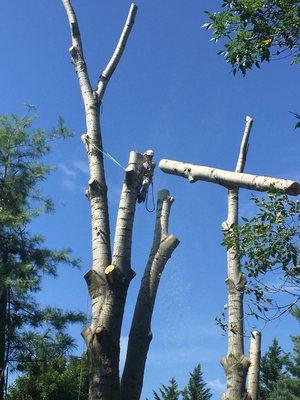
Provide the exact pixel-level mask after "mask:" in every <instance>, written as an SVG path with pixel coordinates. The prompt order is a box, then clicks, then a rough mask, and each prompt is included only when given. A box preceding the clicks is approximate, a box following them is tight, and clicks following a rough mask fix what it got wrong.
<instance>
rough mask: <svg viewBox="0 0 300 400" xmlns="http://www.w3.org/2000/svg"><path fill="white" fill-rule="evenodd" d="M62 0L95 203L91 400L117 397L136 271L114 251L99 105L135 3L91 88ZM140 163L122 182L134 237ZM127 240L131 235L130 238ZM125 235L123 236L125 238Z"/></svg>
mask: <svg viewBox="0 0 300 400" xmlns="http://www.w3.org/2000/svg"><path fill="white" fill-rule="evenodd" d="M62 3H63V5H64V8H65V11H66V14H67V17H68V20H69V24H70V30H71V38H72V46H71V48H70V54H71V60H72V63H73V65H74V68H75V71H76V73H77V77H78V80H79V86H80V90H81V94H82V98H83V102H84V107H85V116H86V128H87V131H86V134H84V135H83V136H82V140H83V142H84V145H85V148H86V151H87V156H88V164H89V173H90V179H89V185H88V189H87V191H86V195H87V197H88V199H89V202H90V208H91V222H92V268H91V270H90V271H89V272H88V273H87V274H86V275H85V279H86V282H87V284H88V289H89V293H90V297H91V301H92V323H91V326H90V327H87V328H85V329H84V331H83V336H84V339H85V341H86V344H87V348H88V356H89V379H90V391H89V397H90V399H91V400H100V399H101V400H119V399H120V379H119V352H120V350H119V349H120V345H119V338H120V329H121V323H122V317H123V310H124V303H125V298H126V293H127V288H128V285H129V282H130V280H131V279H132V277H133V276H134V274H133V273H132V270H131V268H130V263H129V264H128V265H127V264H126V260H127V261H128V254H127V255H126V256H125V257H124V259H123V260H119V259H118V244H115V252H114V257H113V259H112V256H111V246H110V232H109V213H108V202H107V186H106V181H105V172H104V165H103V154H102V151H103V146H102V136H101V129H100V120H99V117H100V113H99V110H100V105H101V102H102V99H103V96H104V93H105V90H106V87H107V84H108V82H109V80H110V77H111V76H112V74H113V72H114V70H115V68H116V67H117V65H118V63H119V61H120V58H121V56H122V54H123V51H124V49H125V46H126V43H127V40H128V37H129V34H130V32H131V29H132V26H133V24H134V19H135V15H136V11H137V7H136V5H134V4H132V5H131V7H130V10H129V14H128V18H127V20H126V23H125V25H124V28H123V31H122V33H121V36H120V39H119V42H118V44H117V46H116V49H115V51H114V53H113V55H112V57H111V59H110V61H109V62H108V64H107V66H106V68H105V69H104V70H103V72H102V73H101V75H100V78H99V81H98V83H97V86H96V88H95V89H94V90H93V89H92V86H91V83H90V79H89V75H88V71H87V66H86V64H85V60H84V54H83V47H82V43H81V37H80V31H79V26H78V22H77V19H76V15H75V12H74V10H73V8H72V5H71V2H70V0H62ZM136 168H137V166H135V169H134V171H133V176H132V179H130V180H129V181H126V182H125V183H124V186H123V192H122V193H123V194H124V191H126V190H128V196H127V194H125V197H126V200H125V202H126V201H127V203H129V204H126V207H127V206H129V207H130V210H131V213H133V214H130V215H127V216H126V218H127V217H128V218H127V220H126V221H125V226H124V229H125V230H126V229H127V232H126V234H127V235H128V237H129V236H130V241H131V233H132V232H131V231H132V222H133V215H134V209H135V202H136V196H137V185H138V182H139V179H140V178H139V177H138V175H139V173H140V171H139V170H137V169H136ZM132 193H134V195H133V194H132ZM123 194H122V196H123ZM122 201H124V196H123V197H121V202H122ZM120 225H121V222H120V219H118V223H117V231H118V229H119V228H118V227H119V226H120ZM116 237H117V235H116ZM125 239H126V240H127V238H125ZM125 239H124V237H123V238H122V239H121V241H122V240H123V241H124V240H125ZM125 247H126V246H125ZM129 258H130V254H129ZM125 264H126V265H125Z"/></svg>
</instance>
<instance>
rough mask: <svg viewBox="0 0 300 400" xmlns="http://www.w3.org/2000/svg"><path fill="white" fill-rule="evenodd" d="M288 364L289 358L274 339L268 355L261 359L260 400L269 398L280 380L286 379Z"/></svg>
mask: <svg viewBox="0 0 300 400" xmlns="http://www.w3.org/2000/svg"><path fill="white" fill-rule="evenodd" d="M287 363H288V356H287V355H284V354H283V351H282V349H281V347H280V346H279V344H278V341H277V339H274V340H273V342H272V344H271V346H270V347H269V349H268V351H267V352H266V354H265V355H264V356H263V357H262V359H261V369H260V382H261V383H260V399H261V400H266V399H268V398H269V395H270V393H272V392H273V391H274V390H275V389H276V388H277V384H278V382H279V380H280V379H281V378H284V377H285V370H284V367H285V366H286V365H287Z"/></svg>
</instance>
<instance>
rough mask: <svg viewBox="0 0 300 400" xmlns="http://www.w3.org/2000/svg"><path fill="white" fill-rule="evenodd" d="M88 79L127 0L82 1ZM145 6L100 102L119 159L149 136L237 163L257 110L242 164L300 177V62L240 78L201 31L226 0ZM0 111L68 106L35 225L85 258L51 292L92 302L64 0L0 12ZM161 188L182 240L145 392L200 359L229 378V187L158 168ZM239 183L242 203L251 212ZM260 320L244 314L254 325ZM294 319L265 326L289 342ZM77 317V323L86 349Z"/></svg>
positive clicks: (170, 154) (58, 301) (131, 298)
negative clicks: (47, 203)
mask: <svg viewBox="0 0 300 400" xmlns="http://www.w3.org/2000/svg"><path fill="white" fill-rule="evenodd" d="M73 3H74V7H75V9H76V12H77V14H78V19H79V22H80V28H81V33H82V39H83V44H84V48H85V54H86V61H87V64H88V67H89V71H90V75H91V80H92V82H94V83H95V82H96V79H97V77H98V75H99V73H100V71H101V69H102V68H103V67H104V66H105V63H106V62H107V60H108V58H109V57H110V54H111V52H112V49H113V48H114V45H115V43H116V40H117V38H118V36H119V33H120V30H121V28H122V25H123V22H124V19H125V17H126V15H127V11H128V8H129V4H130V2H129V1H127V0H123V1H122V2H121V1H117V0H110V1H107V0H101V1H95V0H90V1H79V0H74V1H73ZM138 6H139V11H138V15H137V18H136V24H135V26H134V30H133V33H132V36H131V37H130V40H129V43H128V47H127V49H126V52H125V54H124V57H123V58H122V61H121V63H120V65H119V67H118V69H117V71H116V73H115V74H114V76H113V78H112V79H111V82H110V84H109V87H108V90H107V93H106V96H105V100H104V107H103V114H102V116H101V117H102V127H103V139H104V147H105V148H106V149H107V150H108V151H109V152H110V153H112V154H113V155H114V156H115V157H116V158H117V159H118V160H119V161H120V162H121V163H122V164H126V161H127V157H128V153H129V151H130V150H132V149H136V150H139V151H144V150H146V149H148V148H153V149H154V151H155V154H156V156H155V158H156V160H159V159H161V158H171V159H177V160H185V161H189V162H194V163H198V164H203V165H212V166H215V167H221V168H227V169H231V168H233V167H234V165H235V162H236V157H237V153H238V148H239V143H240V138H241V133H242V131H243V126H244V119H245V116H246V115H247V114H249V115H251V116H253V118H254V129H253V133H252V139H251V143H250V150H249V155H248V161H247V166H246V171H248V172H253V173H260V174H264V175H274V176H281V177H290V178H295V179H298V180H299V178H300V167H299V144H300V143H299V142H300V134H299V132H296V133H295V132H294V130H293V125H294V123H295V121H294V119H293V117H292V116H291V114H289V111H296V112H297V111H298V112H299V111H300V110H299V101H298V99H299V85H298V84H296V82H297V83H298V82H299V66H294V67H290V66H289V63H288V61H275V62H273V63H271V64H270V65H264V66H263V67H262V69H261V70H260V71H253V72H251V73H249V75H248V76H247V77H246V78H242V77H240V76H237V77H233V76H232V74H231V73H230V68H229V66H228V65H226V64H225V62H224V60H223V59H222V58H221V57H219V56H217V54H216V53H217V51H218V50H219V47H218V46H217V45H215V44H213V43H212V42H210V41H209V39H210V36H209V34H208V33H207V32H206V31H204V30H203V29H201V25H202V24H203V23H204V22H205V15H204V11H205V10H207V9H208V10H214V9H217V8H218V6H219V2H218V1H208V0H207V1H199V0H198V1H197V0H189V1H179V0H172V1H170V0H169V1H159V0H152V1H146V0H141V1H138ZM0 18H1V23H0V30H1V35H0V37H1V40H0V52H1V56H2V57H1V59H2V62H1V74H0V89H1V96H0V110H1V113H21V112H22V111H23V108H22V104H23V103H24V102H28V103H31V104H35V105H36V106H37V107H38V113H39V121H38V125H39V126H41V127H43V128H51V127H52V126H53V125H54V124H55V122H56V120H57V116H58V115H59V114H61V115H63V116H64V117H65V120H66V123H67V125H68V126H69V127H70V128H71V129H72V130H73V131H74V133H75V137H74V138H73V139H71V140H68V141H65V142H61V143H59V144H57V145H56V147H55V150H54V152H53V154H52V155H51V157H50V160H49V161H50V162H51V163H52V164H54V165H56V166H57V170H56V172H54V173H53V174H52V176H51V178H50V179H49V180H48V181H47V183H46V184H45V191H46V192H47V193H48V194H50V195H51V196H52V197H53V198H54V199H55V200H56V202H57V212H56V214H54V215H48V216H44V217H42V218H40V219H39V220H38V221H36V222H35V224H34V226H33V228H34V230H35V231H36V232H39V233H42V234H44V235H45V236H46V238H47V244H48V245H49V246H52V247H56V248H60V247H71V248H72V249H73V251H74V254H75V255H76V256H78V257H80V258H81V259H82V270H81V271H72V270H70V269H69V268H66V267H62V268H61V270H60V277H59V278H58V279H56V280H45V282H44V286H43V291H42V293H41V294H40V295H39V298H40V300H41V302H43V303H45V304H52V305H57V306H61V307H63V308H72V309H80V310H83V311H87V310H89V307H88V298H87V291H86V287H85V283H84V281H83V279H82V275H83V273H84V271H86V270H87V269H89V268H90V260H91V257H90V217H89V208H88V203H87V200H86V198H85V197H84V195H83V193H84V189H85V186H86V181H87V179H88V177H87V174H86V169H87V167H86V165H87V164H86V157H85V152H84V149H83V146H82V143H81V141H80V135H81V134H82V133H84V129H85V126H84V112H83V106H82V100H81V95H80V92H79V87H78V83H77V79H76V76H75V73H74V70H73V67H72V65H71V63H70V57H69V53H68V48H69V47H70V34H69V27H68V24H67V20H66V16H65V14H64V10H63V7H62V5H61V2H60V1H59V0H55V1H54V0H51V1H46V0H39V1H36V0H26V1H19V0H9V1H7V0H5V1H3V2H2V5H1V12H0ZM106 171H107V180H108V184H109V199H110V208H111V224H112V226H111V228H112V231H114V220H115V215H116V210H117V205H118V195H119V191H120V184H121V182H122V179H123V174H122V170H121V169H119V168H118V167H117V166H116V165H114V164H113V163H112V162H111V161H107V162H106ZM154 185H155V191H157V190H158V189H160V188H168V189H169V190H170V192H171V194H172V195H173V196H174V197H175V198H176V202H175V203H174V206H173V209H172V216H171V224H170V232H171V233H174V234H175V235H176V236H177V237H178V238H179V239H180V240H181V244H180V246H179V247H178V249H177V250H176V251H175V253H174V256H173V258H172V259H171V260H170V262H169V263H168V265H167V267H166V269H165V272H164V274H163V277H162V279H161V284H160V288H159V293H158V297H157V302H156V307H155V314H154V318H153V327H152V330H153V336H154V339H153V341H152V344H151V348H150V353H149V357H148V362H147V368H146V374H145V385H144V391H143V396H142V398H143V399H145V397H146V396H147V397H150V398H151V390H152V389H156V388H157V387H158V386H159V385H160V384H161V383H166V381H167V380H168V379H169V378H170V377H172V376H175V377H176V378H177V379H178V382H179V384H180V386H182V385H183V384H185V382H186V381H187V377H188V372H189V371H190V370H191V369H193V367H194V366H195V365H196V364H197V363H198V362H201V364H202V367H203V370H204V377H205V379H206V380H207V381H208V382H209V384H210V387H211V388H212V390H213V392H214V395H215V397H214V398H218V397H219V395H220V393H221V392H222V390H223V386H224V383H225V377H224V373H223V370H222V368H221V366H220V365H219V359H220V358H221V357H222V356H223V355H225V353H226V338H225V337H224V336H222V334H221V331H220V329H219V328H218V327H216V326H215V324H214V317H215V316H216V315H217V314H219V313H220V312H221V311H222V309H223V306H224V304H225V303H226V294H225V284H224V279H225V274H226V256H225V251H224V248H223V247H221V245H220V240H221V231H220V224H221V222H222V221H223V220H224V219H225V218H226V191H225V189H224V188H221V187H218V186H216V185H212V184H206V183H196V184H194V185H190V184H189V183H188V182H187V181H185V180H183V179H180V178H176V177H173V176H168V175H164V174H163V173H161V172H160V171H159V170H157V171H156V175H155V183H154ZM249 210H251V207H249V201H248V194H247V193H245V192H242V195H241V211H242V213H244V214H245V213H247V212H249ZM153 224H154V215H153V214H149V213H147V212H146V210H145V208H144V206H143V205H140V206H138V209H137V214H136V224H135V231H134V242H133V243H134V244H133V262H132V263H133V264H132V267H133V268H134V269H135V271H136V272H137V277H136V278H135V279H134V281H133V282H132V284H131V286H130V289H129V294H128V303H127V307H126V315H125V319H124V329H123V333H122V343H123V344H124V343H125V342H126V337H127V335H128V329H129V326H130V320H131V315H132V311H133V307H134V302H135V297H136V293H137V289H138V286H139V280H140V277H141V275H142V271H143V268H144V266H145V263H146V260H147V256H148V252H149V249H150V246H151V240H152V230H153ZM252 323H254V322H253V321H248V322H247V326H248V327H249V325H251V324H252ZM296 330H297V325H296V323H295V322H294V321H293V320H292V319H291V318H290V317H286V318H284V319H283V320H282V321H277V322H275V323H273V324H270V325H268V326H267V327H266V328H265V329H264V331H263V348H264V349H265V348H266V347H267V346H268V345H269V344H270V342H271V340H272V338H273V337H274V336H275V335H276V336H277V337H278V339H279V341H280V344H281V345H282V346H283V347H284V348H287V349H288V348H290V340H289V335H290V334H292V333H294V334H295V332H296ZM79 332H80V329H79V328H72V333H73V335H74V336H75V337H76V338H77V339H78V343H79V349H78V351H81V349H82V340H81V338H80V334H79Z"/></svg>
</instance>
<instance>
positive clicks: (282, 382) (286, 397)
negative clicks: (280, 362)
mask: <svg viewBox="0 0 300 400" xmlns="http://www.w3.org/2000/svg"><path fill="white" fill-rule="evenodd" d="M292 314H293V315H294V316H295V317H296V318H297V319H298V321H299V322H300V308H299V307H296V308H295V309H294V311H293V312H292ZM292 341H293V344H294V347H293V354H292V356H291V359H290V360H289V361H288V362H287V364H286V365H287V366H286V369H287V375H286V376H284V377H281V378H280V379H279V381H278V383H277V385H276V387H275V389H274V390H273V391H272V392H271V393H269V394H268V397H267V399H268V400H299V399H300V336H292Z"/></svg>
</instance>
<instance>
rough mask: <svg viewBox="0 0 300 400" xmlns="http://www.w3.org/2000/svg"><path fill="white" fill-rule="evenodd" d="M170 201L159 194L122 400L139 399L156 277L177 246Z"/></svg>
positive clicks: (156, 285)
mask: <svg viewBox="0 0 300 400" xmlns="http://www.w3.org/2000/svg"><path fill="white" fill-rule="evenodd" d="M173 200H174V199H173V198H172V197H170V194H169V192H168V191H167V190H160V191H159V193H158V200H157V213H156V225H155V230H154V237H153V244H152V248H151V251H150V255H149V259H148V263H147V266H146V269H145V271H144V275H143V278H142V281H141V286H140V290H139V294H138V298H137V302H136V306H135V311H134V316H133V320H132V325H131V329H130V334H129V342H128V349H127V356H126V362H125V367H124V372H123V376H122V384H121V394H122V400H139V398H140V395H141V391H142V387H143V377H144V370H145V364H146V359H147V353H148V349H149V346H150V342H151V340H152V332H151V319H152V314H153V308H154V303H155V298H156V293H157V289H158V285H159V281H160V277H161V274H162V272H163V270H164V267H165V265H166V263H167V261H168V259H169V258H170V257H171V255H172V253H173V251H174V250H175V248H176V247H177V246H178V244H179V240H178V239H177V238H176V237H175V236H173V235H170V234H168V224H169V214H170V209H171V205H172V203H173Z"/></svg>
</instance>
